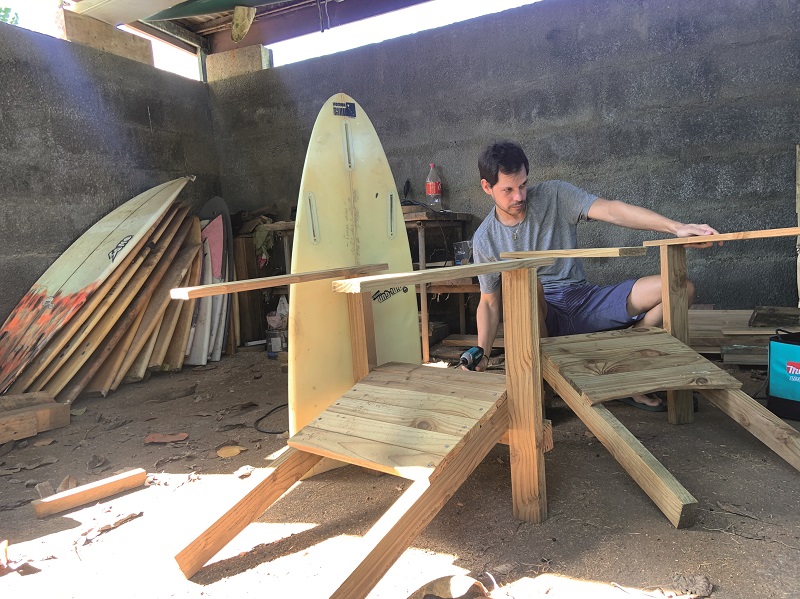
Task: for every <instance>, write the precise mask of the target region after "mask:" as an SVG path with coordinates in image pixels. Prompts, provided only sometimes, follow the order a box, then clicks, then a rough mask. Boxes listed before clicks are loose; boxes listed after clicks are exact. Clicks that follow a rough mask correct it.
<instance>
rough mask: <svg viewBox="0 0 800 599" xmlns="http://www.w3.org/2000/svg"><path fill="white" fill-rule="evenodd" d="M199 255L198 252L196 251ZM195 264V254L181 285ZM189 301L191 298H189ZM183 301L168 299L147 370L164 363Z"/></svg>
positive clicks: (156, 368)
mask: <svg viewBox="0 0 800 599" xmlns="http://www.w3.org/2000/svg"><path fill="white" fill-rule="evenodd" d="M198 255H199V252H198ZM196 264H197V256H195V259H194V260H192V264H191V266H190V267H189V270H188V271H186V275H184V277H183V280H182V281H181V285H188V284H189V279H190V278H191V276H192V270H193V269H194V268H195V265H196ZM190 301H191V300H190ZM183 304H184V302H180V301H178V300H170V302H169V303H168V304H167V309H166V310H165V311H164V317H163V318H162V319H161V325H160V326H159V327H158V335H157V336H156V340H155V342H154V344H153V351H152V352H151V354H150V360H148V363H147V369H148V370H151V371H152V370H161V365H162V364H163V363H164V357H165V356H166V355H167V350H168V349H169V344H170V342H171V341H172V336H173V335H174V334H175V328H176V327H177V326H178V319H179V318H180V315H181V308H183Z"/></svg>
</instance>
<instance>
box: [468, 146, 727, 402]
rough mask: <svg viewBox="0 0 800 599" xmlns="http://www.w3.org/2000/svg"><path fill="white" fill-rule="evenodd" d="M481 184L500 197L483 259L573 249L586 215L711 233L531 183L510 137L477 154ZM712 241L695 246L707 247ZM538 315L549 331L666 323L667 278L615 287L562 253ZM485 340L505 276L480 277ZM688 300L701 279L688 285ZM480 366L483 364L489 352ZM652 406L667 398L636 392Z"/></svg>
mask: <svg viewBox="0 0 800 599" xmlns="http://www.w3.org/2000/svg"><path fill="white" fill-rule="evenodd" d="M478 169H479V172H480V176H481V187H482V188H483V190H484V191H485V192H486V193H487V194H488V195H489V196H490V197H491V198H492V200H493V201H494V210H492V211H491V212H490V213H489V215H488V216H487V217H486V218H485V219H484V221H483V222H482V223H481V225H480V226H479V227H478V230H477V231H476V232H475V235H474V237H473V240H472V251H473V256H474V260H475V262H476V263H480V262H491V261H495V260H498V259H499V257H500V253H501V252H511V251H526V250H556V249H574V248H575V247H576V244H577V224H578V222H580V221H582V220H600V221H604V222H607V223H612V224H615V225H619V226H621V227H627V228H629V229H640V230H647V231H658V232H661V233H670V234H672V235H675V236H676V237H690V236H694V235H712V234H715V233H717V231H715V230H714V229H713V228H711V227H710V226H708V225H705V224H704V225H696V224H684V223H680V222H678V221H674V220H672V219H669V218H666V217H664V216H661V215H660V214H657V213H655V212H653V211H652V210H647V209H646V208H640V207H638V206H633V205H631V204H626V203H624V202H620V201H615V200H605V199H602V198H599V197H597V196H595V195H593V194H591V193H589V192H587V191H584V190H582V189H579V188H578V187H575V186H574V185H572V184H570V183H567V182H565V181H545V182H542V183H538V184H536V185H533V186H531V187H528V173H529V168H528V158H527V157H526V156H525V152H524V151H523V150H522V148H521V147H520V146H519V145H518V144H516V143H514V142H510V141H502V142H498V143H495V144H492V145H490V146H488V147H487V148H486V149H485V150H484V151H483V153H482V154H481V156H480V158H479V160H478ZM710 245H712V244H710V243H698V244H693V245H692V246H691V247H708V246H710ZM538 274H539V282H538V293H539V300H540V301H539V306H540V313H539V320H540V325H541V330H542V335H543V336H547V335H549V336H554V337H555V336H561V335H575V334H579V333H592V332H596V331H604V330H611V329H618V328H625V327H629V326H645V327H647V326H661V324H662V320H663V318H662V316H663V312H662V306H661V278H660V277H659V276H658V275H654V276H649V277H643V278H640V279H629V280H627V281H623V282H622V283H618V284H616V285H607V286H597V285H591V284H589V283H588V282H587V280H586V273H585V271H584V269H583V264H582V263H581V261H580V260H579V259H576V258H567V259H558V260H556V262H555V264H553V265H552V266H547V267H543V268H540V269H539V271H538ZM478 280H479V282H480V288H481V299H480V304H479V305H478V312H477V322H478V345H479V346H480V347H482V348H484V350H485V354H486V356H488V354H489V351H490V350H491V347H492V344H493V343H494V340H495V336H496V335H497V327H498V324H499V322H500V313H501V308H502V300H501V298H500V275H499V274H498V273H494V274H487V275H480V276H479V277H478ZM688 292H689V302H690V303H691V301H692V299H693V297H694V285H693V284H692V283H691V282H689V284H688ZM486 356H485V357H484V358H482V359H481V361H480V364H478V365H477V367H476V370H479V371H481V370H484V369H485V368H486V365H487V364H488V357H486ZM633 400H634V402H635V403H636V404H637V405H638V404H641V407H643V408H645V409H647V408H650V409H665V408H664V406H662V405H661V401H660V400H659V399H657V398H653V397H648V396H644V395H642V396H637V397H634V398H633Z"/></svg>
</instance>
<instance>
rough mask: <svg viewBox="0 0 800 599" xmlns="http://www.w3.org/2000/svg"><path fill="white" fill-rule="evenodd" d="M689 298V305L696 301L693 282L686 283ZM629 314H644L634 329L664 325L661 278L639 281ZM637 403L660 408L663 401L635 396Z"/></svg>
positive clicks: (631, 298)
mask: <svg viewBox="0 0 800 599" xmlns="http://www.w3.org/2000/svg"><path fill="white" fill-rule="evenodd" d="M686 288H687V292H688V296H689V305H690V306H691V305H692V301H693V300H694V293H695V286H694V283H692V282H691V281H687V282H686ZM627 309H628V314H630V315H631V316H635V315H636V314H641V313H642V312H644V316H643V317H642V319H641V320H640V321H639V322H637V323H636V324H635V325H634V327H660V326H663V324H664V307H663V305H662V303H661V277H660V276H659V275H651V276H649V277H642V278H641V279H638V280H637V281H636V282H635V283H634V284H633V288H632V289H631V293H630V295H629V296H628V303H627ZM632 397H633V400H634V401H635V402H637V403H641V404H645V405H648V406H653V407H655V406H659V405H661V400H660V399H658V398H657V397H650V396H649V395H633V396H632Z"/></svg>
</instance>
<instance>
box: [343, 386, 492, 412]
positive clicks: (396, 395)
mask: <svg viewBox="0 0 800 599" xmlns="http://www.w3.org/2000/svg"><path fill="white" fill-rule="evenodd" d="M342 397H346V398H348V399H355V400H367V401H371V402H375V403H379V404H385V405H395V406H401V407H402V406H407V407H409V408H416V409H428V408H430V409H434V410H435V411H437V412H439V413H442V414H452V415H454V416H462V417H464V418H472V419H473V420H476V419H478V418H480V417H481V416H482V415H483V414H484V413H485V412H486V408H487V406H490V405H492V403H494V402H493V401H487V400H484V399H473V398H468V397H467V398H461V397H456V396H451V395H439V394H433V393H424V392H420V391H412V390H409V389H398V388H395V387H378V386H373V385H365V384H364V383H359V384H357V385H356V386H354V387H353V388H352V389H350V390H349V391H347V392H346V393H345V394H344V395H343V396H342ZM432 398H435V402H436V404H435V408H434V407H432V404H433V400H432ZM493 399H494V398H493Z"/></svg>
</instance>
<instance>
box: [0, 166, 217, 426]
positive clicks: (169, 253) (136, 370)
mask: <svg viewBox="0 0 800 599" xmlns="http://www.w3.org/2000/svg"><path fill="white" fill-rule="evenodd" d="M189 180H190V179H189V178H181V179H176V180H174V181H170V182H167V183H164V184H162V185H159V186H157V187H154V188H153V189H150V190H148V191H146V192H144V193H142V194H140V195H139V196H137V197H135V198H133V199H132V200H129V201H128V202H126V203H125V204H123V205H122V206H120V207H119V208H117V209H116V210H114V211H113V212H111V213H110V214H108V215H107V216H106V217H104V218H103V219H101V220H100V221H99V222H98V223H96V224H95V225H94V226H93V227H91V228H90V229H89V230H88V231H87V232H86V233H84V235H82V236H81V237H80V238H79V239H78V240H77V241H76V242H75V243H74V244H73V245H72V246H70V248H68V249H67V250H66V251H65V252H64V253H63V254H62V255H61V256H60V257H59V258H58V259H57V260H56V261H55V262H54V263H53V265H52V266H51V267H50V268H49V269H48V270H47V272H45V273H44V275H42V277H41V278H40V279H39V280H38V281H37V282H36V283H35V284H34V286H33V287H32V288H31V290H30V291H29V292H28V293H27V294H26V295H25V297H23V299H22V301H21V302H20V303H19V304H18V305H17V307H16V308H15V309H14V310H13V311H12V313H11V315H10V316H9V317H8V319H7V320H6V322H5V323H4V324H3V327H2V329H0V339H2V344H0V390H2V392H3V393H5V394H6V395H5V397H0V437H2V434H3V433H5V436H6V437H10V438H9V439H7V440H10V439H16V438H22V437H21V436H20V435H24V436H31V435H32V434H36V433H37V432H41V431H42V430H47V427H49V428H54V427H55V426H64V425H66V424H68V422H69V405H70V404H71V403H72V402H74V401H75V399H76V398H77V397H78V396H79V395H81V394H83V393H97V394H101V395H104V396H105V395H107V394H108V393H109V392H110V391H112V390H115V389H117V388H118V386H119V385H120V384H122V383H123V382H133V381H141V380H143V379H146V378H147V377H148V376H149V375H150V373H151V372H154V371H160V370H171V371H174V370H180V369H181V367H182V365H183V364H184V363H185V361H186V355H187V348H189V346H190V336H191V334H192V331H193V330H195V329H197V302H193V301H189V302H179V301H175V300H171V299H170V296H169V290H170V289H171V288H173V287H179V286H187V285H188V286H192V285H197V284H198V283H199V282H200V281H201V278H202V277H203V276H204V273H203V269H202V266H203V264H202V263H203V259H204V257H205V256H204V255H203V253H202V252H201V248H203V247H204V244H203V237H204V236H203V231H202V230H201V221H200V218H198V217H197V216H192V215H191V214H190V207H189V206H187V205H183V204H182V203H180V202H179V201H178V199H177V198H178V195H179V194H180V192H181V190H182V189H183V188H184V186H185V185H186V183H187V182H188V181H189ZM223 220H224V219H223ZM210 222H214V221H213V219H212V220H211V221H210ZM208 237H209V235H206V238H208ZM223 243H224V239H223ZM206 245H210V244H208V243H206ZM225 255H226V256H227V255H230V252H228V253H227V254H225ZM208 257H209V258H210V256H208ZM231 264H232V261H231ZM209 269H211V266H209ZM221 272H222V273H223V274H222V276H223V277H224V276H226V274H224V273H231V272H232V267H229V266H225V267H221ZM212 274H213V273H212ZM227 305H228V302H227V301H225V303H224V306H225V307H227ZM220 319H224V320H220ZM213 322H215V323H217V329H216V331H215V336H216V338H218V340H219V341H218V342H216V338H215V345H214V346H209V349H208V351H209V352H210V355H214V352H215V350H216V351H219V352H221V351H222V349H223V347H224V341H225V340H226V336H227V331H228V329H229V326H228V312H227V310H225V311H223V310H222V309H220V310H219V311H218V313H217V320H214V321H213ZM211 323H212V322H211V320H209V326H210V325H211ZM209 338H211V334H210V332H209ZM23 412H24V414H23ZM31 415H33V416H31ZM12 429H13V430H12Z"/></svg>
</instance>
